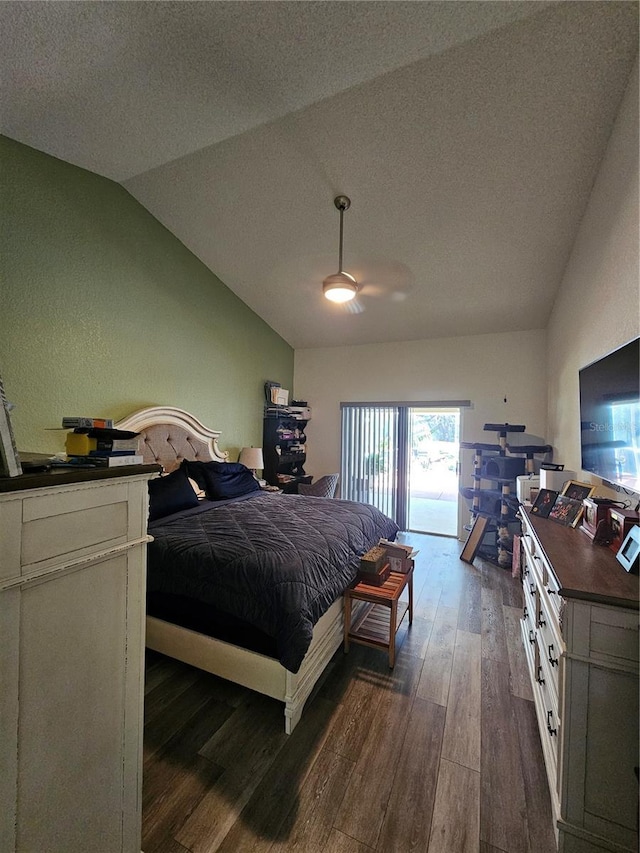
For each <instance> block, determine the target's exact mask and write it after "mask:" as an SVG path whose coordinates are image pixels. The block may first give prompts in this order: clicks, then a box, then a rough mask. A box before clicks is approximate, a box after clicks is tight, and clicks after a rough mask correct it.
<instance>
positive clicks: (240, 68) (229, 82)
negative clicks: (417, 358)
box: [0, 0, 638, 347]
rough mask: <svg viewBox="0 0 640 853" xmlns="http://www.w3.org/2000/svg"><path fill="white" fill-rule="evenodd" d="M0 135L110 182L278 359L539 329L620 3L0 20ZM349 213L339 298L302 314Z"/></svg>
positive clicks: (99, 11)
mask: <svg viewBox="0 0 640 853" xmlns="http://www.w3.org/2000/svg"><path fill="white" fill-rule="evenodd" d="M0 26H1V28H2V35H1V36H0V39H1V44H2V51H1V54H2V55H1V56H0V71H1V73H2V79H3V85H2V92H1V95H0V97H1V102H0V110H1V128H2V132H3V133H5V134H6V135H8V136H10V137H12V138H14V139H18V140H19V141H21V142H24V143H26V144H28V145H31V146H33V147H35V148H38V149H40V150H43V151H46V152H48V153H50V154H53V155H55V156H57V157H60V158H62V159H64V160H67V161H69V162H71V163H75V164H77V165H79V166H82V167H84V168H88V169H91V170H92V171H94V172H97V173H99V174H102V175H106V176H108V177H110V178H113V179H114V180H117V181H120V182H122V183H123V185H124V186H125V187H126V188H127V190H128V191H129V192H130V193H131V194H132V195H133V196H135V197H136V198H137V199H138V200H139V201H140V202H141V203H142V204H143V205H145V207H147V208H148V209H149V210H150V211H151V213H153V214H154V216H156V217H157V218H158V219H159V220H160V221H161V222H163V223H164V224H165V225H166V226H167V228H169V229H170V230H171V231H172V232H173V233H174V234H175V235H176V236H177V237H178V238H179V239H180V240H181V241H182V242H183V243H184V244H185V245H186V246H187V247H188V248H189V249H191V250H192V251H193V252H194V253H195V254H196V255H197V256H198V257H199V258H200V259H201V260H202V261H203V262H204V263H205V264H206V265H207V266H208V267H209V268H210V269H211V270H212V271H213V272H215V273H216V274H217V275H218V276H219V277H220V278H221V279H222V281H224V283H225V284H226V285H228V286H229V287H230V288H231V289H232V290H233V291H234V292H235V293H237V295H238V296H239V297H240V298H241V299H243V300H244V301H245V302H246V303H247V304H248V305H249V306H250V307H251V308H253V309H254V310H255V311H256V312H257V313H258V314H260V316H262V317H263V318H264V319H265V321H266V322H267V323H268V324H269V325H270V326H271V327H272V328H273V329H275V330H276V331H277V332H278V333H279V334H281V335H282V337H283V338H285V340H287V341H288V342H289V343H290V344H291V345H292V346H295V347H309V346H335V345H341V344H350V343H367V342H381V341H397V340H408V339H420V338H427V337H441V336H448V335H466V334H482V333H492V332H495V331H501V330H503V329H506V328H509V329H516V330H517V329H530V328H539V327H542V326H544V325H546V322H547V319H548V316H549V313H550V310H551V307H552V305H553V300H554V297H555V293H556V291H557V288H558V285H559V283H560V280H561V277H562V273H563V270H564V266H565V264H566V262H567V259H568V255H569V252H570V250H571V245H572V242H573V239H574V236H575V233H576V230H577V227H578V225H579V222H580V218H581V216H582V214H583V212H584V208H585V204H586V201H587V198H588V195H589V192H590V189H591V186H592V184H593V180H594V178H595V175H596V172H597V168H598V165H599V162H600V159H601V157H602V155H603V152H604V149H605V147H606V144H607V140H608V137H609V134H610V132H611V127H612V124H613V121H614V119H615V115H616V111H617V108H618V105H619V102H620V99H621V96H622V93H623V91H624V88H625V85H626V83H627V80H628V76H629V74H630V72H631V70H632V67H633V62H634V58H635V56H636V54H637V49H638V4H637V3H636V2H615V0H606V1H605V2H597V0H593V1H592V0H587V2H561V3H544V2H539V1H538V0H534V2H531V3H528V2H495V3H494V2H477V1H476V0H472V2H455V0H453V1H452V0H449V1H448V2H428V0H423V2H407V3H405V2H395V0H390V2H384V0H383V2H269V0H263V2H247V0H245V2H231V3H228V2H216V1H215V0H211V2H152V3H146V2H108V3H102V2H59V0H55V1H54V2H46V3H41V2H24V3H13V2H3V3H0ZM340 193H344V194H346V195H348V196H350V198H351V201H352V205H351V208H350V210H349V211H348V212H347V213H346V214H345V223H344V224H345V244H344V268H345V269H346V270H347V271H348V272H350V273H352V274H353V275H354V276H355V277H356V279H357V280H358V281H359V282H360V284H361V292H360V294H359V296H358V298H357V300H356V303H355V305H354V304H351V305H350V306H334V305H330V304H329V303H327V302H326V300H324V299H323V297H322V280H323V278H324V277H325V276H327V275H329V274H331V273H333V272H336V271H337V267H338V224H339V219H338V213H337V211H336V209H335V208H334V206H333V198H334V196H335V195H337V194H340Z"/></svg>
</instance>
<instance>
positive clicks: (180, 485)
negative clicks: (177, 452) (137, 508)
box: [149, 468, 198, 521]
mask: <svg viewBox="0 0 640 853" xmlns="http://www.w3.org/2000/svg"><path fill="white" fill-rule="evenodd" d="M192 506H198V496H197V494H196V493H195V491H194V489H193V486H192V485H191V483H190V482H189V478H188V477H187V475H186V474H185V472H184V471H183V470H182V469H181V468H177V469H176V470H175V471H172V472H171V474H166V475H165V476H164V477H156V479H154V480H149V521H155V520H156V519H157V518H164V516H165V515H171V514H172V513H174V512H180V510H182V509H190V508H191V507H192Z"/></svg>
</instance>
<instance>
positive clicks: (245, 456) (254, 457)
mask: <svg viewBox="0 0 640 853" xmlns="http://www.w3.org/2000/svg"><path fill="white" fill-rule="evenodd" d="M238 462H240V463H241V464H242V465H244V466H246V467H247V468H249V469H250V470H251V471H258V470H259V471H262V469H263V468H264V459H263V458H262V448H261V447H243V448H242V450H241V451H240V456H239V457H238Z"/></svg>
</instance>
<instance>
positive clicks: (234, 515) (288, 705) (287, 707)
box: [116, 407, 398, 733]
mask: <svg viewBox="0 0 640 853" xmlns="http://www.w3.org/2000/svg"><path fill="white" fill-rule="evenodd" d="M116 426H117V427H118V428H119V429H124V430H133V431H135V432H138V433H140V439H139V445H140V452H141V453H142V455H143V457H144V461H145V462H154V463H158V464H160V465H162V467H163V469H164V471H165V472H166V473H167V474H169V475H170V477H171V478H172V479H174V480H176V481H180V483H183V481H184V475H185V474H186V475H189V477H192V479H193V480H196V481H198V482H197V483H196V484H194V485H195V488H196V489H198V488H200V489H203V487H206V488H207V492H208V494H209V496H210V497H211V496H212V495H211V493H210V492H209V485H210V481H209V480H207V479H206V478H207V477H209V475H210V474H211V473H212V472H213V475H215V476H214V478H213V486H212V488H215V487H216V486H217V484H218V482H219V478H220V477H223V476H224V477H226V475H227V473H228V475H229V476H228V478H227V479H226V480H225V481H224V482H225V483H226V482H229V483H232V485H233V484H235V483H236V482H239V481H240V479H242V477H243V476H245V474H246V469H244V472H241V471H240V470H238V471H237V474H238V478H239V479H237V478H236V476H235V471H236V469H240V468H241V466H237V465H234V463H229V461H228V454H227V453H225V452H224V451H221V450H220V448H219V446H218V439H219V436H220V433H219V432H217V431H215V430H212V429H209V428H207V427H205V426H204V425H203V424H202V423H200V422H199V421H198V420H197V419H196V418H195V417H193V416H192V415H190V414H189V413H188V412H185V411H183V410H181V409H177V408H173V407H152V408H147V409H143V410H141V411H138V412H136V413H134V414H133V415H131V416H129V417H127V418H125V419H124V420H122V421H120V422H119V423H118V424H116ZM170 477H166V478H163V483H162V487H163V491H166V487H168V486H170V482H169V480H170ZM202 477H204V478H205V479H204V480H203V479H202ZM243 482H245V481H243ZM152 486H153V481H152V483H151V484H150V490H151V487H152ZM226 488H227V486H225V489H226ZM194 494H195V491H194ZM215 497H216V500H213V501H211V500H206V501H202V500H201V501H199V502H198V501H195V502H191V501H190V502H188V505H185V506H184V507H181V506H180V505H179V504H176V505H175V507H173V506H170V509H171V510H173V509H174V508H176V509H177V511H176V512H173V511H171V512H169V513H166V512H165V510H163V514H160V515H159V517H154V516H153V512H156V511H157V507H158V503H157V500H158V499H157V498H156V497H153V499H152V510H153V512H152V514H150V523H149V533H150V535H151V536H152V537H153V542H151V543H150V544H149V546H148V547H149V551H148V597H147V620H146V622H147V625H146V627H147V631H146V645H147V647H148V648H150V649H153V650H155V651H158V652H161V653H163V654H165V655H168V656H169V657H173V658H176V659H178V660H181V661H184V662H185V663H188V664H191V665H193V666H196V667H198V668H200V669H203V670H206V671H208V672H211V673H213V674H214V675H218V676H220V677H222V678H225V679H228V680H230V681H233V682H235V683H238V684H241V685H243V686H245V687H248V688H250V689H252V690H255V691H257V692H259V693H263V694H265V695H267V696H270V697H272V698H274V699H277V700H279V701H281V702H283V703H284V717H285V731H286V732H287V733H291V732H292V731H293V729H294V727H295V726H296V724H297V723H298V721H299V720H300V717H301V714H302V711H303V708H304V704H305V701H306V700H307V698H308V697H309V695H310V693H311V691H312V689H313V687H314V685H315V684H316V682H317V681H318V679H319V677H320V676H321V674H322V672H323V671H324V669H325V668H326V666H327V664H328V662H329V660H330V659H331V657H332V656H333V654H334V653H335V651H336V650H337V649H338V648H339V647H340V645H341V642H342V638H343V597H342V593H343V591H344V589H345V588H346V587H347V586H348V585H349V583H350V582H351V581H352V580H353V578H354V577H355V574H356V572H357V567H358V562H359V556H360V555H361V554H362V553H364V551H366V550H367V549H368V548H369V547H371V546H372V545H374V544H376V543H377V541H378V539H379V538H381V537H384V538H394V537H395V535H396V533H397V530H398V528H397V526H396V525H395V523H394V522H393V521H391V520H390V519H389V518H387V517H386V516H384V515H383V514H382V513H380V512H379V511H378V510H377V509H375V508H374V507H372V506H370V505H368V504H359V503H355V502H352V501H340V500H338V501H336V500H332V499H329V498H317V497H308V496H302V495H284V494H279V493H278V494H276V493H270V492H264V491H262V490H260V489H259V488H257V489H256V488H255V486H253V487H252V486H249V491H248V492H246V493H244V492H243V493H242V494H237V495H236V494H235V493H233V489H231V492H229V491H225V490H224V489H223V490H222V491H221V493H220V494H215ZM192 503H193V505H192Z"/></svg>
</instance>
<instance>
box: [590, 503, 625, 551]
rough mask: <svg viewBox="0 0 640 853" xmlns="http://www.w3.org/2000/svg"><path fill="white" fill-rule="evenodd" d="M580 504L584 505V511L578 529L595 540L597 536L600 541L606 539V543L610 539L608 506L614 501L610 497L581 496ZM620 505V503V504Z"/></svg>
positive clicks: (612, 504)
mask: <svg viewBox="0 0 640 853" xmlns="http://www.w3.org/2000/svg"><path fill="white" fill-rule="evenodd" d="M582 505H583V506H584V513H583V515H582V524H581V525H580V530H582V532H583V533H586V534H587V536H588V537H589V539H593V540H594V541H595V540H596V538H597V539H598V540H599V541H600V542H603V541H605V540H606V543H607V545H608V544H609V542H610V541H611V530H610V527H609V507H611V506H615V505H616V501H612V500H611V499H610V498H598V497H589V498H583V500H582ZM620 506H622V505H621V504H620Z"/></svg>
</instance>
